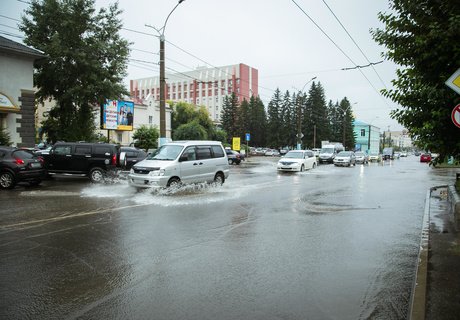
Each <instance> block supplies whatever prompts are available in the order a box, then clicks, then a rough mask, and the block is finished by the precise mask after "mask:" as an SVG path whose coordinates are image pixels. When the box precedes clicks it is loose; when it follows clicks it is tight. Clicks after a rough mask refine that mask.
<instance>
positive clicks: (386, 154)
mask: <svg viewBox="0 0 460 320" xmlns="http://www.w3.org/2000/svg"><path fill="white" fill-rule="evenodd" d="M394 158H395V151H394V149H393V148H384V149H383V151H382V160H393V159H394Z"/></svg>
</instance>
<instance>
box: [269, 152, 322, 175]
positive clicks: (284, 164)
mask: <svg viewBox="0 0 460 320" xmlns="http://www.w3.org/2000/svg"><path fill="white" fill-rule="evenodd" d="M316 165H317V164H316V157H315V155H314V153H313V151H311V150H291V151H289V152H288V153H286V155H285V156H284V157H282V158H281V159H280V160H279V161H278V165H277V169H278V171H301V172H302V171H304V170H306V169H313V168H316Z"/></svg>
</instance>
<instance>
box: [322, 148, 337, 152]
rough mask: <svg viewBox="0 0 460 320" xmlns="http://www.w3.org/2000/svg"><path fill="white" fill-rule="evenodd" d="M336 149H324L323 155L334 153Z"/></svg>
mask: <svg viewBox="0 0 460 320" xmlns="http://www.w3.org/2000/svg"><path fill="white" fill-rule="evenodd" d="M333 152H334V148H322V149H321V153H333Z"/></svg>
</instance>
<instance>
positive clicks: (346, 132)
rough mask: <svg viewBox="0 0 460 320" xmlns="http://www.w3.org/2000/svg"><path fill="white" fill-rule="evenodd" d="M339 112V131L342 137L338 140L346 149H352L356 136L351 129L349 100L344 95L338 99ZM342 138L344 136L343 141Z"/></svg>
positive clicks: (351, 119) (351, 117)
mask: <svg viewBox="0 0 460 320" xmlns="http://www.w3.org/2000/svg"><path fill="white" fill-rule="evenodd" d="M338 109H339V113H340V112H342V115H341V116H342V117H341V120H340V122H341V126H340V127H341V132H342V139H341V140H338V141H342V142H343V146H344V147H345V149H347V150H354V147H355V143H356V137H355V135H354V130H353V121H354V117H353V110H352V108H351V104H350V101H348V99H347V98H346V97H345V98H343V99H342V100H341V101H340V104H339V107H338ZM343 138H345V141H343Z"/></svg>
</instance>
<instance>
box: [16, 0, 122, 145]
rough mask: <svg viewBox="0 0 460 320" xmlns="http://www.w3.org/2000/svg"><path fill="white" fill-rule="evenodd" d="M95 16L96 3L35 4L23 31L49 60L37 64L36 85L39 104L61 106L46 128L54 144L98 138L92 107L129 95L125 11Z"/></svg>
mask: <svg viewBox="0 0 460 320" xmlns="http://www.w3.org/2000/svg"><path fill="white" fill-rule="evenodd" d="M95 11H96V10H95V1H94V0H63V1H59V0H44V1H38V0H32V1H31V3H30V7H29V8H28V9H27V10H26V15H25V16H24V17H23V19H22V24H21V25H20V30H21V31H23V32H24V33H25V35H26V37H25V40H24V42H25V43H26V44H27V45H30V46H33V47H34V48H36V49H39V50H41V51H43V52H44V53H45V55H46V56H47V57H46V58H45V59H42V60H39V61H37V62H36V63H35V69H36V72H35V74H34V84H35V86H36V87H37V88H38V91H37V93H36V97H37V99H38V100H39V101H44V100H45V99H48V98H52V99H54V100H55V101H56V102H57V104H56V106H55V109H56V112H51V113H50V117H49V123H45V124H44V130H48V129H52V130H53V131H52V132H50V134H51V135H52V136H53V138H54V139H59V140H88V139H89V138H90V137H93V136H94V135H93V131H94V129H95V126H94V115H93V110H92V107H91V106H92V105H99V104H100V103H102V102H104V101H105V99H117V98H120V97H121V96H122V95H123V94H128V92H127V91H126V89H125V88H124V86H123V84H122V80H123V78H124V77H125V76H126V68H127V58H128V54H129V47H128V46H129V43H128V41H126V40H124V39H122V38H121V37H120V35H119V31H120V29H121V27H122V24H121V20H120V19H119V17H118V16H119V15H120V13H121V11H120V10H119V9H118V5H117V4H114V5H111V6H109V8H107V9H105V8H103V9H101V10H100V11H99V12H98V13H96V12H95ZM54 139H51V140H54ZM54 141H55V140H54Z"/></svg>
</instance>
